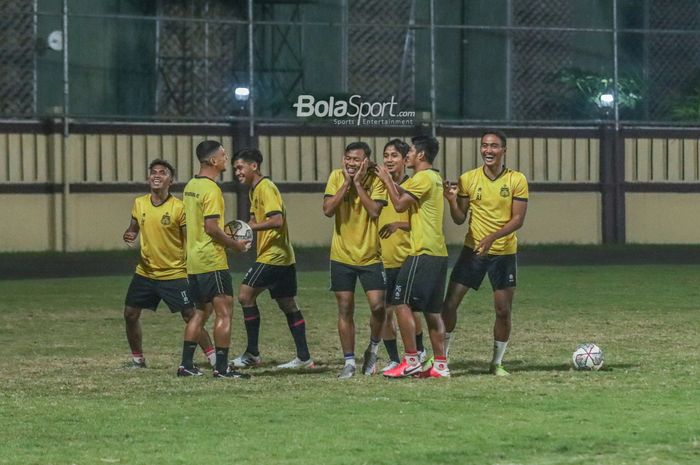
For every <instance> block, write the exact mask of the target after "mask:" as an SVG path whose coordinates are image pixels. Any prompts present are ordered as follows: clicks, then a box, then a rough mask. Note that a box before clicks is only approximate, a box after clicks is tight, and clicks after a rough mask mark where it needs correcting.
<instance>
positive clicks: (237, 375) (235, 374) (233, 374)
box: [214, 367, 250, 379]
mask: <svg viewBox="0 0 700 465" xmlns="http://www.w3.org/2000/svg"><path fill="white" fill-rule="evenodd" d="M214 378H227V379H249V378H250V375H248V374H245V373H241V372H240V371H236V370H234V369H232V368H231V367H229V368H228V370H226V372H225V373H219V372H218V371H216V370H214Z"/></svg>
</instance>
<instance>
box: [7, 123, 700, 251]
mask: <svg viewBox="0 0 700 465" xmlns="http://www.w3.org/2000/svg"><path fill="white" fill-rule="evenodd" d="M138 132H139V133H136V134H118V133H117V134H115V133H105V134H103V133H90V134H78V133H76V134H71V135H70V136H69V137H68V138H67V139H63V137H62V136H61V135H60V134H42V133H22V132H12V133H0V202H2V205H3V210H2V211H3V217H4V218H5V219H6V220H5V221H3V222H2V224H0V251H41V250H59V251H60V250H66V251H79V250H109V249H119V248H122V247H124V245H123V243H122V241H121V235H122V233H123V231H124V228H125V227H126V226H127V224H128V221H129V213H130V209H131V204H132V202H133V198H134V197H136V196H137V195H139V194H140V193H141V192H143V193H145V192H146V191H147V186H146V184H145V182H144V180H145V177H146V168H147V165H148V162H149V161H150V160H152V159H154V158H157V157H162V158H166V159H168V160H169V161H171V162H172V163H173V164H174V165H175V167H176V169H177V171H178V179H179V180H180V181H181V182H185V181H186V180H188V179H189V178H190V176H192V174H194V173H195V170H196V169H197V161H196V158H195V156H194V148H195V146H196V144H197V143H198V142H199V141H201V140H204V139H205V138H214V139H217V140H220V141H221V142H222V143H223V145H224V147H226V149H227V150H228V151H229V152H231V151H232V150H233V146H234V144H233V142H234V141H233V138H232V137H231V136H229V135H222V134H226V132H225V131H222V130H221V129H220V128H219V130H216V131H212V132H213V133H214V135H211V134H210V135H207V134H206V129H203V130H202V135H191V134H149V133H144V132H145V131H144V130H143V128H140V130H139V131H138ZM180 132H183V131H180ZM184 132H185V133H186V131H184ZM193 132H194V131H193ZM216 134H218V135H216ZM393 136H396V135H395V134H387V135H386V136H382V137H377V136H366V137H364V136H352V137H345V136H328V135H316V136H280V135H261V136H259V137H258V139H257V143H258V144H259V146H260V148H261V150H262V151H263V153H264V154H265V157H266V158H265V163H264V164H263V172H264V174H267V175H271V177H272V178H273V180H275V181H276V182H282V183H285V185H286V191H287V192H286V193H285V194H283V195H284V198H285V201H286V203H287V208H288V211H289V223H290V229H291V234H292V239H293V241H294V243H295V244H297V245H298V246H313V245H323V246H326V245H328V244H329V241H330V236H331V231H332V225H333V220H332V219H328V218H325V217H324V216H323V214H322V212H321V203H322V197H323V196H322V194H321V193H320V192H315V193H309V186H312V190H316V191H319V190H321V189H322V186H323V184H324V183H325V181H326V179H327V176H328V173H329V172H330V171H331V170H332V169H334V168H336V167H338V166H339V165H340V159H341V155H342V153H343V148H344V147H345V145H347V144H348V143H349V142H351V141H355V140H364V141H366V142H368V143H369V144H370V146H371V147H372V149H373V151H374V154H373V158H374V159H375V160H380V159H381V151H382V149H383V146H384V143H385V142H386V141H387V140H389V139H390V138H392V137H393ZM440 142H441V147H442V150H441V154H440V155H439V157H438V159H437V160H436V167H437V168H439V169H440V170H441V172H442V173H443V175H444V176H445V177H446V178H448V179H450V180H456V179H457V177H458V176H459V174H460V173H462V172H464V171H466V170H468V169H472V168H474V167H476V166H478V165H479V164H480V159H479V152H478V142H479V141H478V138H476V137H453V136H448V137H446V136H442V137H440ZM624 155H625V173H626V177H625V179H626V181H627V183H628V185H630V186H633V187H635V190H634V191H628V193H627V194H626V197H625V199H626V215H625V217H626V234H627V242H635V243H697V242H698V236H697V234H696V232H697V230H698V229H700V227H699V226H700V222H698V220H697V218H700V189H694V188H692V189H686V190H689V191H691V192H692V193H672V192H670V191H669V190H666V191H664V189H665V188H664V185H668V186H671V187H668V189H671V190H672V189H678V186H681V187H687V186H690V187H693V186H694V185H695V186H696V187H697V183H698V182H699V181H700V144H699V143H698V140H696V139H692V138H686V139H672V138H665V139H663V138H649V139H644V138H628V139H626V140H625V153H624ZM507 165H508V166H509V167H511V168H514V169H517V170H520V171H522V172H523V173H525V175H526V176H527V178H528V180H529V181H530V182H531V183H532V185H533V186H534V188H533V189H531V194H530V195H531V199H530V202H529V207H528V216H527V219H526V223H525V226H524V228H523V229H522V230H521V231H520V232H519V234H518V235H519V238H520V241H521V243H524V244H528V243H529V244H535V243H580V244H598V243H601V242H602V232H601V231H602V224H601V218H602V202H601V194H600V193H599V192H598V191H599V190H600V185H599V184H598V183H599V172H600V146H599V141H598V140H597V139H596V138H585V137H581V138H565V137H560V138H556V137H555V138H552V137H519V138H511V139H509V141H508V154H507ZM232 180H233V173H232V170H229V171H227V172H226V173H224V175H223V176H222V177H221V181H222V182H225V183H227V192H226V194H225V199H226V204H227V211H226V217H227V219H232V218H235V217H236V216H237V212H236V205H237V199H236V194H235V193H233V192H231V186H232V184H231V181H232ZM295 183H304V184H299V188H298V191H297V192H295V189H296V187H295ZM66 184H68V185H69V186H70V190H71V192H70V194H69V195H68V196H67V197H65V198H64V194H63V192H64V189H65V185H66ZM314 186H315V187H314ZM640 186H641V188H640ZM645 186H651V187H653V188H654V189H651V190H649V191H647V192H645V189H647V187H645ZM674 186H675V187H674ZM289 191H291V192H289ZM652 191H653V192H652ZM176 195H180V194H179V193H176ZM64 225H65V227H64ZM464 232H465V231H464V226H456V225H454V224H452V221H451V219H449V218H446V220H445V233H446V236H447V240H448V242H449V243H450V244H459V243H461V242H462V240H463V238H464Z"/></svg>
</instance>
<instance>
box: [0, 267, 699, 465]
mask: <svg viewBox="0 0 700 465" xmlns="http://www.w3.org/2000/svg"><path fill="white" fill-rule="evenodd" d="M299 278H300V296H299V302H300V304H301V306H302V309H303V311H304V315H305V318H306V321H307V328H308V339H309V344H310V348H311V351H312V355H313V356H314V358H315V360H316V362H317V364H318V365H319V367H318V368H317V369H316V370H314V371H310V372H307V373H304V374H291V373H287V372H278V371H275V370H273V369H272V367H273V366H274V365H275V364H277V363H281V362H284V361H287V360H288V359H291V358H292V356H293V343H292V340H291V337H290V336H289V334H288V330H287V327H286V322H285V319H284V317H283V315H282V314H281V313H280V312H279V311H278V310H277V309H276V308H275V307H274V306H273V305H272V303H271V302H270V301H269V299H268V298H267V297H264V298H262V299H261V301H260V307H261V312H262V318H263V320H262V330H261V353H262V355H263V358H264V362H265V364H264V366H263V367H261V368H258V369H255V370H251V373H252V374H253V375H254V378H253V379H252V380H249V381H228V380H214V379H212V378H211V377H210V376H206V377H203V378H198V379H189V378H187V379H178V378H176V377H175V370H176V367H177V365H178V362H179V357H180V349H181V335H182V329H183V326H182V323H181V320H180V318H179V316H177V315H171V314H170V313H169V312H167V310H166V309H165V308H161V309H160V310H159V311H158V312H157V313H156V314H153V313H150V312H144V316H143V319H142V324H143V332H144V349H145V354H146V357H147V359H148V363H149V368H148V369H145V370H127V369H123V368H121V366H122V364H123V363H124V362H125V361H127V360H128V356H129V351H128V346H127V344H126V340H125V336H124V330H123V322H122V316H121V312H122V302H123V297H124V294H125V292H126V288H127V285H128V282H129V279H130V277H129V276H121V277H101V278H70V279H48V280H26V281H3V282H0V294H1V295H2V300H1V301H0V346H2V347H3V350H2V357H0V416H1V418H2V427H0V464H23V465H30V464H55V465H58V464H85V465H88V464H100V463H107V464H109V463H119V464H188V465H191V464H199V463H206V464H209V465H216V464H227V465H229V464H233V463H235V464H243V463H246V464H247V463H250V464H278V463H284V464H299V465H302V464H303V465H308V464H316V463H319V464H320V463H323V464H363V463H368V464H396V463H401V464H414V463H415V464H419V463H420V464H427V463H444V464H601V465H624V464H629V465H632V464H649V465H652V464H653V465H658V464H697V463H700V420H698V419H699V418H700V376H699V375H700V373H699V371H698V354H700V339H699V338H698V329H699V328H700V312H699V311H698V301H699V300H700V299H698V297H700V288H699V287H698V283H699V282H700V267H699V266H665V265H664V266H634V267H630V266H608V267H603V266H595V267H593V266H590V267H539V266H530V267H522V268H521V269H520V276H519V288H518V292H517V294H516V301H515V311H514V321H513V335H512V338H511V343H510V345H509V348H508V352H507V353H506V358H505V362H504V363H505V365H506V367H507V368H508V369H509V370H510V371H511V373H512V376H510V377H509V378H507V379H503V378H496V377H493V376H490V375H487V374H486V370H487V368H488V362H489V360H490V355H491V335H490V334H491V325H492V321H493V310H492V307H491V293H490V291H489V287H488V285H486V286H485V287H484V289H483V290H482V291H480V292H478V293H469V294H468V295H467V299H466V301H465V303H463V305H462V307H461V309H460V320H459V323H458V329H457V337H456V340H455V343H454V344H453V346H452V350H451V354H450V355H451V357H450V368H451V371H452V375H453V377H452V379H450V380H395V381H389V380H385V379H383V378H382V377H381V376H373V377H364V376H356V377H355V378H354V379H351V380H349V381H339V380H337V379H336V374H337V372H338V371H339V370H340V368H341V351H340V347H339V342H338V337H337V333H336V329H335V316H336V309H335V303H334V298H333V295H332V294H331V293H330V292H328V291H327V290H326V289H327V282H328V277H327V274H326V273H321V272H318V273H317V272H308V273H302V274H300V276H299ZM240 279H241V275H240V274H236V275H234V282H239V281H240ZM358 302H360V303H361V304H360V305H359V306H358V310H357V311H356V322H357V326H358V336H357V341H358V342H357V349H356V352H358V353H360V354H361V352H362V350H363V349H364V347H365V345H366V343H367V340H368V331H367V321H368V310H367V308H366V305H365V304H364V301H363V300H362V299H358ZM241 320H242V318H241V313H240V307H238V306H237V307H236V311H235V314H234V335H233V346H232V355H235V354H236V353H237V352H239V351H240V350H241V349H243V347H244V340H245V336H244V331H243V325H242V321H241ZM580 342H595V343H597V344H598V345H600V346H601V347H602V348H603V350H604V351H605V356H606V368H605V369H604V370H603V371H600V372H575V371H572V370H571V369H570V368H569V367H570V357H571V353H572V352H573V350H574V348H575V346H576V344H577V343H580ZM380 354H381V355H382V357H383V361H386V355H385V353H384V350H383V349H381V352H380ZM197 358H198V360H199V363H200V365H204V359H203V355H202V354H201V353H200V352H199V351H198V353H197ZM209 373H210V372H209V371H207V374H209Z"/></svg>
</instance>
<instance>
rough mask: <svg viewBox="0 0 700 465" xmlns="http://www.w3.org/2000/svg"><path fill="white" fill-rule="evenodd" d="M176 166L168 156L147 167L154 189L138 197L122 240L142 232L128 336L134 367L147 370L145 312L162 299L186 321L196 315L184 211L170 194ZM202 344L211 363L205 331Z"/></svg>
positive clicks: (129, 298) (128, 305)
mask: <svg viewBox="0 0 700 465" xmlns="http://www.w3.org/2000/svg"><path fill="white" fill-rule="evenodd" d="M174 176H175V169H174V168H173V166H172V165H171V164H170V163H168V162H167V161H165V160H160V159H156V160H153V161H152V162H151V163H150V164H149V165H148V186H149V188H150V192H149V193H148V194H146V195H143V196H141V197H137V198H136V199H134V206H133V207H132V209H131V223H130V224H129V227H128V228H127V229H126V231H125V232H124V236H123V239H124V242H126V243H127V245H129V246H131V244H133V243H134V242H135V241H136V238H137V237H138V235H139V233H141V251H140V258H139V263H138V265H136V271H135V272H134V277H133V278H132V279H131V284H130V285H129V290H128V291H127V293H126V299H125V303H124V323H125V326H126V339H127V341H128V342H129V347H130V348H131V357H132V361H131V363H130V364H129V366H130V367H133V368H145V367H146V358H145V357H144V355H143V333H142V330H141V310H142V309H144V308H147V309H149V310H153V311H155V310H156V309H157V308H158V304H159V303H160V301H161V300H163V301H164V302H165V303H166V305H167V306H168V308H169V309H170V311H171V312H173V313H175V312H179V313H180V314H181V315H182V319H183V320H185V323H187V322H188V321H189V320H190V319H191V318H192V316H193V315H194V303H193V302H192V300H191V299H190V296H189V294H188V292H187V270H186V269H185V239H186V235H187V232H186V230H185V210H184V206H183V204H182V201H181V200H179V199H177V198H175V197H173V196H172V195H171V194H170V185H171V184H172V182H173V178H174ZM198 342H199V345H200V346H201V347H202V350H203V351H204V353H205V354H206V355H207V357H208V358H209V361H210V362H213V358H214V348H213V347H212V345H211V339H209V334H208V333H207V332H206V330H204V329H203V330H202V332H201V335H200V336H199V339H198Z"/></svg>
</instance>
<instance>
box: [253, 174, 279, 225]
mask: <svg viewBox="0 0 700 465" xmlns="http://www.w3.org/2000/svg"><path fill="white" fill-rule="evenodd" d="M261 187H262V186H261ZM260 201H261V202H262V204H263V206H264V207H265V217H267V218H269V217H271V216H272V215H276V214H283V212H284V208H282V197H281V196H280V193H279V191H278V190H277V189H275V188H274V187H273V185H272V184H271V183H265V186H264V188H263V189H262V190H261V191H260ZM256 220H257V218H256Z"/></svg>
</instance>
